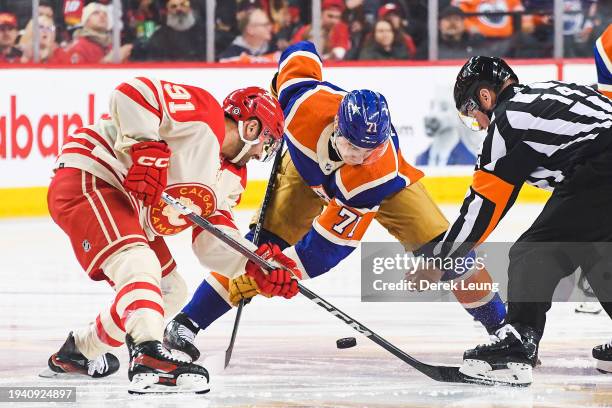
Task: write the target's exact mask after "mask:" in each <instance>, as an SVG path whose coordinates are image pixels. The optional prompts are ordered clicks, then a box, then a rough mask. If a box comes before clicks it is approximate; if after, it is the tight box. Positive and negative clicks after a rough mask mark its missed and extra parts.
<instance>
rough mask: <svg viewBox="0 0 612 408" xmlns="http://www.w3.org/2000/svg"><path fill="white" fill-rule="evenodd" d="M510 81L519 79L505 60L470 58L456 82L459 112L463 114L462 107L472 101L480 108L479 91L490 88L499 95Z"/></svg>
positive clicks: (455, 93) (482, 57) (455, 90)
mask: <svg viewBox="0 0 612 408" xmlns="http://www.w3.org/2000/svg"><path fill="white" fill-rule="evenodd" d="M508 79H514V80H515V81H516V82H518V77H517V76H516V74H515V73H514V71H513V70H512V68H510V66H509V65H508V64H507V63H506V61H504V60H503V59H501V58H498V57H485V56H477V57H472V58H470V59H469V60H468V62H466V63H465V65H463V67H462V68H461V70H460V71H459V74H458V75H457V80H456V81H455V89H454V96H455V106H456V107H457V110H459V112H461V111H462V107H463V106H464V105H465V104H466V102H467V101H468V100H470V99H471V100H473V101H474V102H475V103H476V104H477V106H480V104H479V103H478V98H477V96H476V92H477V91H478V89H480V88H481V87H482V86H489V87H491V88H492V89H493V91H494V92H495V93H497V92H499V90H500V89H501V87H502V85H503V84H504V82H506V81H507V80H508ZM461 113H463V114H465V113H464V112H461Z"/></svg>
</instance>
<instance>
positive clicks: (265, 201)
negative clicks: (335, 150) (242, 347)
mask: <svg viewBox="0 0 612 408" xmlns="http://www.w3.org/2000/svg"><path fill="white" fill-rule="evenodd" d="M284 142H285V139H282V140H281V145H280V148H279V149H278V152H277V153H276V157H275V158H274V163H273V164H272V170H271V171H270V178H269V179H268V185H267V186H266V194H265V195H264V199H263V203H262V204H261V210H260V212H259V217H258V218H257V223H256V224H255V230H254V231H253V243H254V244H255V245H257V246H259V234H260V233H261V229H262V227H263V223H264V219H265V217H266V209H267V208H268V203H269V202H270V199H271V198H272V190H273V189H274V184H275V182H276V173H277V172H278V168H279V166H280V163H281V160H282V156H283V154H282V153H283V145H284ZM246 303H247V302H246V300H245V299H240V303H239V304H238V310H236V318H235V319H234V327H233V328H232V337H231V338H230V342H229V344H228V345H227V349H225V365H224V368H227V366H228V365H229V363H230V360H231V359H232V353H233V352H234V343H236V336H237V335H238V326H239V324H240V318H241V317H242V309H243V308H244V305H245V304H246Z"/></svg>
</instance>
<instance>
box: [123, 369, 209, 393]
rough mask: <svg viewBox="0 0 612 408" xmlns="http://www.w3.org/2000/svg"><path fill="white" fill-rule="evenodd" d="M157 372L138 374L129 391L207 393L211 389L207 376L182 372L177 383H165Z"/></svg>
mask: <svg viewBox="0 0 612 408" xmlns="http://www.w3.org/2000/svg"><path fill="white" fill-rule="evenodd" d="M159 379H160V377H159V375H157V374H136V375H135V376H134V377H133V378H132V381H131V382H130V386H129V387H128V393H130V394H136V395H143V394H206V393H207V392H209V391H210V385H209V384H208V380H207V379H206V377H203V376H201V375H193V374H181V375H179V376H178V378H177V379H176V385H164V384H160V383H159Z"/></svg>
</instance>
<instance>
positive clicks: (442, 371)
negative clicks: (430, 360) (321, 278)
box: [162, 193, 467, 382]
mask: <svg viewBox="0 0 612 408" xmlns="http://www.w3.org/2000/svg"><path fill="white" fill-rule="evenodd" d="M162 199H163V200H164V201H165V202H166V203H168V204H170V205H172V206H173V207H174V208H176V209H177V210H178V211H180V212H181V213H182V214H184V215H185V216H186V217H187V218H189V219H190V220H191V221H193V223H194V224H196V225H198V226H200V227H202V228H203V229H205V230H206V231H208V232H209V233H210V234H212V235H213V236H215V237H216V238H219V239H220V240H221V241H223V242H224V243H225V244H227V245H228V246H229V247H230V248H232V249H234V250H235V251H236V252H238V253H240V254H241V255H243V256H244V257H246V258H247V259H248V260H250V261H251V262H253V263H255V264H256V265H258V266H259V267H261V268H262V269H264V270H267V271H271V270H273V269H274V268H275V267H274V266H273V265H271V264H270V263H269V262H268V261H267V260H265V259H263V258H262V257H260V256H259V255H257V254H255V253H254V252H251V251H250V250H249V249H248V248H247V247H245V246H244V245H242V243H240V242H238V241H237V240H235V239H234V238H232V237H231V236H229V235H227V234H225V233H224V232H223V231H221V230H220V229H218V228H217V227H216V226H215V225H213V224H212V223H210V222H209V221H208V220H206V219H205V218H202V217H200V216H199V215H197V214H195V213H194V212H193V211H192V210H191V209H190V208H187V207H185V206H184V205H183V204H181V203H180V202H179V201H177V200H176V199H174V198H172V197H171V196H169V195H168V194H166V193H163V194H162ZM298 287H299V290H300V293H301V294H302V295H304V296H306V297H307V298H308V299H310V300H311V301H313V302H314V303H316V304H318V305H319V306H321V307H322V308H323V309H325V310H326V311H327V312H329V313H331V314H333V315H334V316H336V317H337V318H338V319H340V320H342V321H343V322H344V323H346V324H348V325H349V326H351V327H352V328H353V329H355V330H356V331H358V332H359V333H361V334H363V335H365V336H366V337H367V338H369V339H370V340H372V341H373V342H374V343H376V344H378V345H379V346H381V347H382V348H384V349H385V350H387V351H388V352H390V353H391V354H393V355H394V356H396V357H398V358H399V359H400V360H402V361H404V362H405V363H407V364H409V365H410V366H412V367H413V368H415V369H416V370H418V371H420V372H421V373H423V374H425V375H426V376H428V377H430V378H432V379H434V380H436V381H443V382H467V381H466V379H465V378H464V376H463V375H462V374H461V373H460V372H459V368H458V367H452V366H434V365H429V364H425V363H423V362H421V361H419V360H417V359H415V358H414V357H412V356H410V355H408V354H407V353H405V352H404V351H402V350H400V349H399V348H397V347H396V346H394V345H393V344H391V343H389V342H388V341H387V340H385V339H384V338H382V337H381V336H379V335H378V334H376V333H374V332H373V331H372V330H370V329H368V328H367V327H366V326H364V325H363V324H361V323H359V322H358V321H357V320H355V319H353V318H352V317H350V316H349V315H347V314H346V313H344V312H342V311H341V310H340V309H338V308H337V307H335V306H333V305H332V304H331V303H329V302H327V301H326V300H324V299H323V298H321V297H320V296H318V295H316V294H315V293H314V292H312V291H311V290H310V289H307V288H305V287H304V286H303V285H302V284H300V283H298Z"/></svg>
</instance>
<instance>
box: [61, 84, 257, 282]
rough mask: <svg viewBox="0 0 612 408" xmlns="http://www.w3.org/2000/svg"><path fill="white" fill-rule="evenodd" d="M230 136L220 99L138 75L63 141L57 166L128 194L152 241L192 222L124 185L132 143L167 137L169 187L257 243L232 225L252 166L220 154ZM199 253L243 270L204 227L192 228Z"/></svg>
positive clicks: (207, 262) (229, 271)
mask: <svg viewBox="0 0 612 408" xmlns="http://www.w3.org/2000/svg"><path fill="white" fill-rule="evenodd" d="M224 135H225V122H224V114H223V110H222V108H221V106H220V105H219V103H218V102H217V101H216V100H215V99H214V98H213V97H212V95H210V94H209V93H208V92H206V91H204V90H203V89H200V88H197V87H194V86H189V85H181V84H176V83H172V82H168V81H162V80H157V79H153V78H145V77H138V78H134V79H132V80H130V81H127V82H125V83H122V84H121V85H119V86H118V87H117V88H116V89H115V90H114V91H113V93H112V96H111V100H110V115H105V116H103V117H102V118H101V119H100V120H99V121H98V122H97V123H96V124H95V125H93V126H89V127H84V128H81V129H78V130H77V131H76V132H75V134H74V135H73V136H71V137H70V138H69V139H68V140H67V141H66V143H65V144H64V146H63V147H62V151H61V153H60V155H59V157H58V159H57V162H56V168H62V167H74V168H78V169H82V170H85V171H87V172H89V173H91V174H93V175H95V176H97V177H100V178H102V179H103V180H105V181H106V182H108V183H109V184H111V185H113V186H114V187H116V188H117V189H119V190H121V191H123V192H124V193H125V194H126V196H128V197H129V199H130V201H131V202H132V205H133V207H134V208H135V209H136V210H137V212H138V214H139V217H140V222H141V225H142V227H143V230H144V232H145V233H146V235H147V237H148V238H149V239H153V238H154V237H155V236H166V235H174V234H177V233H179V232H181V231H183V230H185V229H187V228H190V227H192V224H191V221H189V220H188V219H186V218H184V217H183V216H182V215H181V214H180V213H179V212H178V211H176V210H175V209H174V208H173V207H171V206H169V205H167V204H165V203H164V202H163V201H161V200H160V202H158V203H157V204H154V205H152V206H143V205H142V203H141V202H140V201H138V200H136V199H135V198H134V197H133V196H132V195H131V194H128V193H127V191H126V190H125V189H124V188H123V180H124V176H125V173H126V170H127V169H128V168H129V167H130V166H131V165H132V160H131V157H130V155H129V150H130V147H131V146H132V145H134V144H136V143H139V142H142V141H162V140H163V141H165V142H166V143H167V144H168V146H169V148H170V150H171V151H172V155H171V157H170V165H169V171H168V185H167V188H166V190H165V191H166V192H167V193H168V194H170V195H171V196H173V197H175V198H178V199H179V200H180V201H181V202H182V203H183V204H184V205H186V206H188V207H190V208H192V209H193V210H194V211H195V212H196V213H198V214H200V215H201V216H203V217H207V218H208V220H209V221H211V222H212V223H214V224H215V225H217V226H218V227H219V228H221V229H223V230H224V231H225V232H226V233H228V234H230V235H231V236H233V237H234V238H236V239H238V240H240V241H241V242H243V243H244V244H245V245H247V246H249V247H250V248H253V244H252V243H250V242H249V241H248V240H246V239H243V238H242V237H241V236H240V234H239V232H238V229H237V228H236V226H235V225H234V222H233V215H232V207H234V206H235V205H236V204H237V202H238V200H239V198H240V195H241V193H242V191H243V190H244V187H245V184H246V168H237V167H236V166H234V165H233V164H231V163H229V162H227V161H223V160H222V159H221V156H220V152H221V145H222V144H223V139H224ZM193 250H194V252H195V254H196V256H197V257H198V259H199V260H200V263H201V264H202V265H204V266H205V267H207V268H209V269H211V270H215V271H218V272H219V273H221V274H222V275H224V276H227V277H229V278H232V277H234V276H237V275H239V274H242V273H244V265H245V264H246V259H245V258H244V257H242V256H240V255H238V254H236V253H234V252H233V251H232V250H231V249H229V248H228V247H227V246H225V245H224V244H222V243H221V242H220V241H219V240H218V239H216V238H214V237H213V236H211V235H210V234H209V233H207V232H205V231H203V230H202V229H201V228H199V227H194V228H193Z"/></svg>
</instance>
